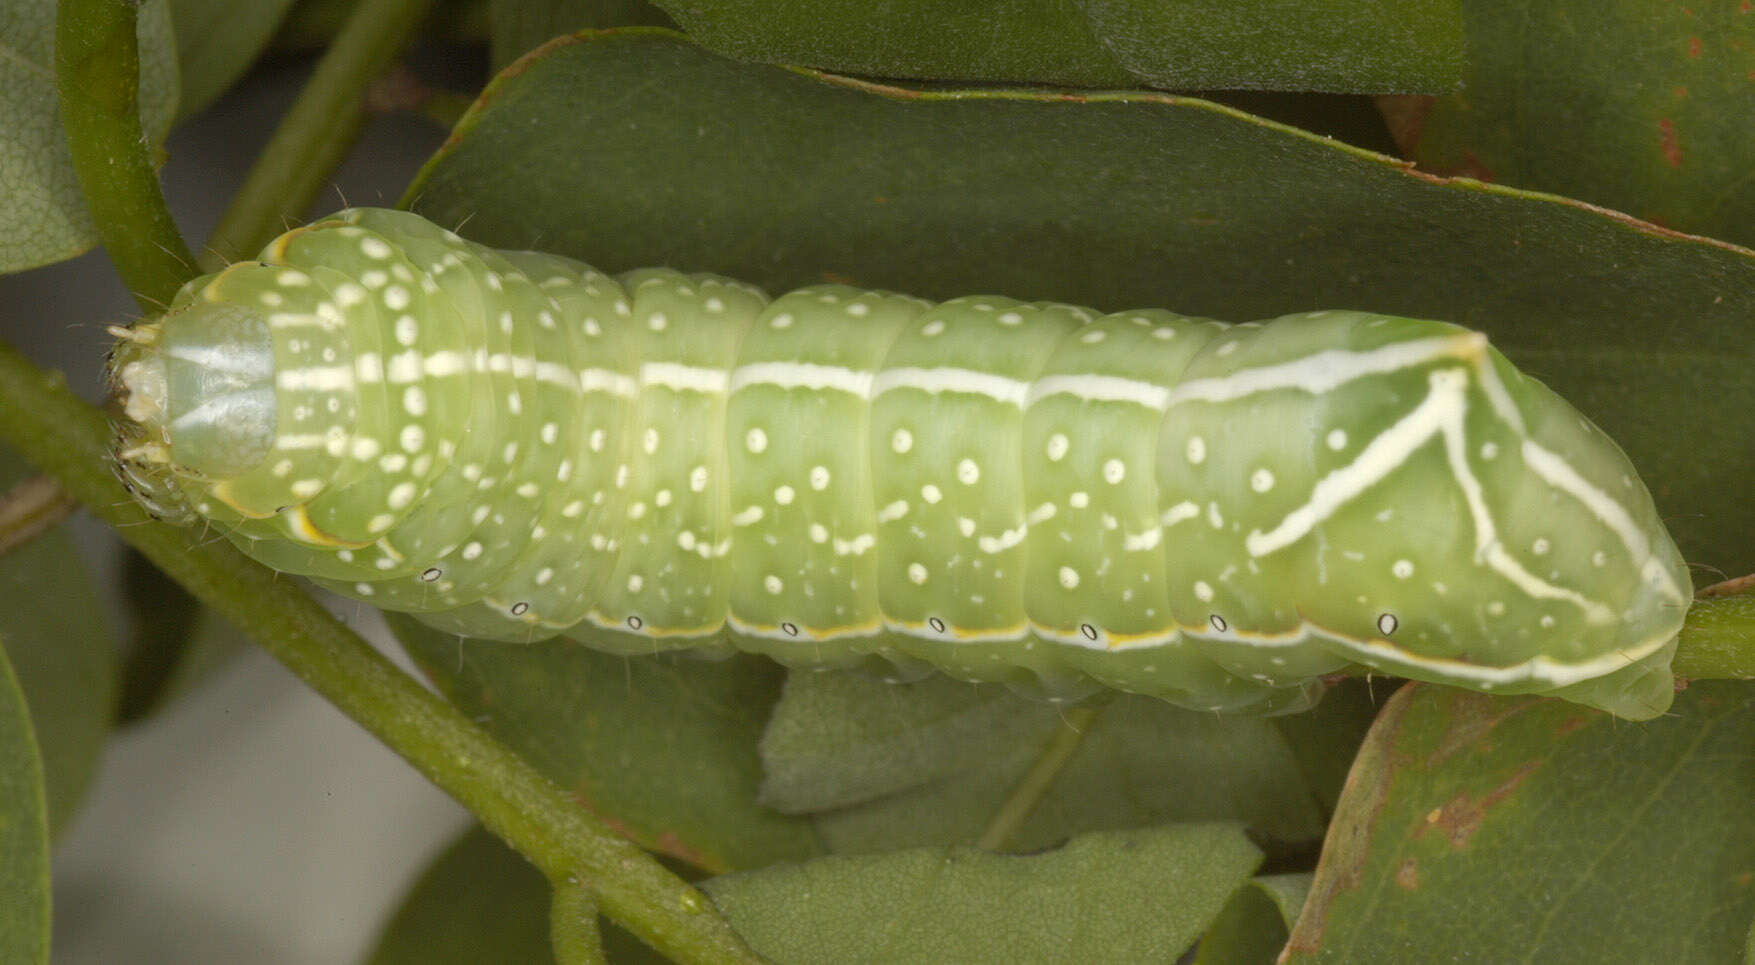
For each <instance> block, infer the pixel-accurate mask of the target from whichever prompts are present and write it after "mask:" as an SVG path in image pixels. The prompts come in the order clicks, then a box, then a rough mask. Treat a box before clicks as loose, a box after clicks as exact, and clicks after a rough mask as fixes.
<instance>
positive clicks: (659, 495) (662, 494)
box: [652, 489, 670, 508]
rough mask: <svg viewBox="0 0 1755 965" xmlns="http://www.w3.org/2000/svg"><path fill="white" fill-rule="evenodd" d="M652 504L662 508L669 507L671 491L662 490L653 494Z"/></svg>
mask: <svg viewBox="0 0 1755 965" xmlns="http://www.w3.org/2000/svg"><path fill="white" fill-rule="evenodd" d="M652 502H653V504H654V505H656V506H658V507H660V508H663V507H665V506H669V505H670V490H668V489H660V490H659V491H658V492H656V493H653V494H652Z"/></svg>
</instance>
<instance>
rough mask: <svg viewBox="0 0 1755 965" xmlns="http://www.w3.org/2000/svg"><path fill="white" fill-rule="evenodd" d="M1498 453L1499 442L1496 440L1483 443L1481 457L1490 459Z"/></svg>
mask: <svg viewBox="0 0 1755 965" xmlns="http://www.w3.org/2000/svg"><path fill="white" fill-rule="evenodd" d="M1498 455H1499V444H1498V443H1495V442H1483V443H1481V458H1482V459H1486V460H1489V461H1490V460H1492V459H1493V458H1494V457H1496V456H1498Z"/></svg>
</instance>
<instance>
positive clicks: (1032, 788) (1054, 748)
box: [975, 707, 1103, 851]
mask: <svg viewBox="0 0 1755 965" xmlns="http://www.w3.org/2000/svg"><path fill="white" fill-rule="evenodd" d="M1102 709H1103V708H1102V707H1074V708H1072V709H1070V710H1068V711H1066V712H1065V713H1062V714H1061V715H1060V729H1059V730H1058V731H1056V732H1055V734H1054V739H1053V740H1052V741H1050V742H1049V743H1048V747H1047V748H1046V749H1044V750H1043V751H1042V756H1041V757H1039V758H1037V759H1036V763H1035V764H1033V765H1031V767H1030V771H1029V773H1027V774H1025V775H1024V779H1023V780H1021V781H1019V782H1018V786H1017V787H1015V788H1013V789H1012V795H1011V797H1009V798H1007V799H1006V802H1005V804H1004V806H1002V807H1001V808H1000V809H999V813H998V814H995V815H994V816H993V820H992V821H991V822H989V823H988V825H987V830H985V831H983V832H981V840H979V841H977V842H975V846H976V847H977V848H981V849H983V850H986V851H998V850H999V849H1000V848H1003V847H1004V846H1005V844H1006V842H1007V841H1010V840H1011V839H1012V836H1013V835H1015V834H1017V833H1018V828H1020V827H1022V826H1023V824H1024V819H1026V818H1028V817H1029V816H1030V812H1031V811H1033V810H1035V808H1036V805H1037V803H1038V802H1040V801H1041V800H1042V795H1044V794H1047V793H1048V789H1049V788H1050V787H1052V786H1053V785H1054V779H1055V778H1056V777H1059V776H1060V771H1061V768H1063V767H1065V766H1066V762H1067V761H1069V760H1071V759H1072V755H1073V751H1076V750H1078V748H1079V744H1080V743H1081V742H1082V741H1084V739H1085V734H1086V733H1088V732H1089V731H1090V729H1091V725H1093V724H1095V723H1096V722H1097V714H1098V713H1100V712H1101V711H1102Z"/></svg>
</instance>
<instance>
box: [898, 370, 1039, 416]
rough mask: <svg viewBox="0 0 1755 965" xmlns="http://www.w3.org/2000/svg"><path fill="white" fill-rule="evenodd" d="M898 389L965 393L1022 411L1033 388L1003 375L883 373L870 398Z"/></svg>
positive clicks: (940, 371) (965, 372)
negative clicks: (980, 396) (1006, 404)
mask: <svg viewBox="0 0 1755 965" xmlns="http://www.w3.org/2000/svg"><path fill="white" fill-rule="evenodd" d="M896 389H918V390H920V391H921V392H929V393H932V394H933V395H937V394H939V393H941V392H966V393H969V394H970V395H985V396H987V397H988V398H990V399H994V400H996V401H999V402H1005V403H1008V404H1010V405H1015V406H1018V407H1019V408H1022V407H1023V405H1024V397H1025V396H1026V395H1028V394H1029V391H1030V385H1029V383H1028V382H1020V381H1018V380H1017V379H1008V378H1006V377H1005V376H1003V375H994V374H992V373H990V372H977V371H975V370H973V369H958V368H938V369H917V368H896V369H884V370H883V371H882V372H879V373H878V374H877V377H876V378H874V379H873V380H872V386H871V394H872V396H873V397H874V398H875V397H877V396H880V395H883V394H884V393H885V392H890V391H894V390H896Z"/></svg>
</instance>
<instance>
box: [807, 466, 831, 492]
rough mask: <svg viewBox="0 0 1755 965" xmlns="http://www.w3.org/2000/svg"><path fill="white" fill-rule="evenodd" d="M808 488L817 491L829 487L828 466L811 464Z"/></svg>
mask: <svg viewBox="0 0 1755 965" xmlns="http://www.w3.org/2000/svg"><path fill="white" fill-rule="evenodd" d="M810 488H812V489H814V490H816V491H817V492H822V491H823V490H825V489H827V488H829V467H827V466H813V467H811V471H810Z"/></svg>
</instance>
